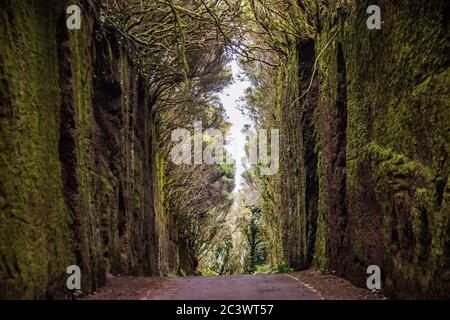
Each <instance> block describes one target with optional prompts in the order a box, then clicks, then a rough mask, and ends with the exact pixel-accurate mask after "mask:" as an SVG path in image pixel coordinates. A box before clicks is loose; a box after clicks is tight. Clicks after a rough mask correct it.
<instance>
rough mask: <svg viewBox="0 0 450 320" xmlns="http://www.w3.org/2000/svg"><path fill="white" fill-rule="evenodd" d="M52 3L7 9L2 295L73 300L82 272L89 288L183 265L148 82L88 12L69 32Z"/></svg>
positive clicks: (1, 95) (62, 6)
mask: <svg viewBox="0 0 450 320" xmlns="http://www.w3.org/2000/svg"><path fill="white" fill-rule="evenodd" d="M50 2H51V3H48V1H47V2H46V3H44V2H42V3H40V1H37V2H33V3H28V2H26V1H14V2H10V1H1V6H2V11H1V15H2V16H1V19H0V38H1V39H0V40H1V41H0V43H1V46H2V47H1V50H0V69H1V72H0V77H1V81H0V103H1V105H0V297H2V298H17V297H21V298H42V297H47V296H51V295H54V294H55V293H58V292H63V291H64V288H65V279H66V277H67V274H66V267H67V266H69V265H72V264H77V265H79V266H80V267H81V270H82V289H83V291H84V292H90V291H92V290H94V289H96V288H98V287H99V286H100V285H102V284H103V283H104V282H105V274H106V272H112V273H122V274H124V273H125V274H136V275H138V274H160V273H161V272H169V271H171V270H173V269H176V268H177V264H178V257H177V249H176V243H175V242H174V241H173V240H170V239H173V237H170V235H169V230H171V229H173V228H171V227H170V224H171V218H170V216H168V214H167V213H166V212H164V210H163V207H162V204H161V201H162V197H161V196H158V194H159V193H161V192H162V189H163V183H164V176H163V174H162V173H161V172H163V170H160V167H161V165H162V162H161V161H160V160H161V159H160V156H158V154H159V151H158V143H157V138H156V133H155V124H154V121H153V115H152V105H153V101H150V100H151V99H150V98H149V97H148V94H147V92H146V87H145V84H144V81H143V80H142V79H141V78H140V77H139V75H138V73H137V72H136V68H134V67H133V63H132V62H131V61H130V59H129V58H128V57H129V56H128V54H127V51H126V50H125V48H124V47H123V46H122V45H121V44H120V42H121V41H120V39H118V38H117V37H116V36H115V35H114V34H112V33H110V32H109V31H108V30H106V29H103V28H102V27H100V26H99V25H97V23H96V22H95V21H94V19H93V17H92V16H91V15H90V13H89V12H84V13H83V20H82V28H81V30H73V31H70V30H68V29H67V28H66V13H65V12H66V7H67V6H68V5H69V4H70V3H69V2H67V3H66V2H65V1H50ZM86 8H88V6H86Z"/></svg>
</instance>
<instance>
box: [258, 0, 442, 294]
mask: <svg viewBox="0 0 450 320" xmlns="http://www.w3.org/2000/svg"><path fill="white" fill-rule="evenodd" d="M376 2H377V3H376V4H378V5H379V6H380V8H381V12H382V21H383V23H382V27H381V30H369V29H368V28H367V26H366V20H367V18H368V17H369V14H367V13H366V9H367V7H368V6H369V5H370V4H372V3H369V2H367V1H357V2H352V3H349V4H346V5H342V6H338V5H337V4H336V5H334V6H333V7H330V8H329V9H328V12H327V13H326V15H325V16H323V17H321V18H320V22H321V30H320V33H319V34H318V36H317V38H316V39H315V40H314V41H315V44H312V40H310V41H311V43H308V44H307V45H306V47H305V43H304V42H301V43H299V44H297V45H292V48H291V52H292V55H293V56H296V57H297V58H296V59H291V60H290V62H289V63H288V64H287V65H286V66H284V67H283V68H282V73H284V74H286V75H288V76H287V77H286V78H283V79H279V80H278V85H279V90H280V92H281V94H280V97H279V101H280V104H281V106H279V107H276V108H275V109H276V110H278V109H280V115H279V120H280V121H279V122H278V123H279V125H280V127H281V132H282V135H281V140H282V141H281V144H282V145H283V147H282V150H283V152H284V154H282V158H284V161H283V160H282V161H281V165H282V167H281V170H280V171H281V172H280V175H281V177H283V176H284V177H285V178H282V179H281V180H280V181H284V182H283V183H285V186H286V187H285V188H284V189H283V191H282V192H281V200H280V204H281V205H277V206H275V205H274V206H273V207H272V208H271V213H270V214H271V215H275V216H277V217H278V218H279V219H281V220H282V221H283V223H282V227H281V228H278V229H279V230H280V233H283V234H284V238H283V248H284V251H283V252H284V253H283V259H285V260H287V261H288V262H290V264H291V265H292V266H295V267H300V268H301V267H305V266H308V265H310V264H311V263H312V264H314V265H315V266H316V267H318V268H320V269H322V270H328V271H336V272H337V273H338V274H340V275H343V276H345V277H347V278H349V279H351V280H352V281H353V282H354V283H357V284H359V285H361V286H365V279H366V277H367V275H366V268H367V266H369V265H374V264H375V265H379V266H380V267H381V269H382V273H383V287H384V289H385V290H386V292H387V294H389V295H391V296H395V297H438V296H441V297H443V296H447V297H448V296H449V294H450V208H449V201H450V193H449V188H450V187H449V184H448V183H449V173H450V162H449V152H450V132H449V130H450V100H449V99H450V92H449V88H450V64H449V62H450V54H449V53H450V51H449V50H450V48H449V43H450V42H449V38H450V31H449V5H448V3H447V1H439V0H436V1H376ZM311 46H312V47H313V48H314V49H313V52H311V49H310V47H311ZM316 58H317V61H318V62H317V72H316V74H315V78H313V79H312V80H311V74H312V70H313V67H312V66H313V63H314V61H315V59H316ZM296 73H297V75H296ZM293 79H295V80H293ZM293 82H294V83H293ZM308 88H309V90H308V91H307V94H305V95H304V96H303V93H304V92H306V89H308ZM280 183H281V182H280ZM267 194H268V193H266V195H267ZM274 198H275V197H272V199H274ZM275 251H276V250H275ZM273 255H274V254H273ZM275 255H276V254H275Z"/></svg>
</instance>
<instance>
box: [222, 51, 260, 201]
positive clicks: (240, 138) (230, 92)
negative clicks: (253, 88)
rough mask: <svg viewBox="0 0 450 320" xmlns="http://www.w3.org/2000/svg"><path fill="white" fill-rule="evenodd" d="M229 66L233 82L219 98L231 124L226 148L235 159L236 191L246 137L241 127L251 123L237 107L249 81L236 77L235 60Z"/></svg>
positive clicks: (237, 67) (237, 71) (237, 69)
mask: <svg viewBox="0 0 450 320" xmlns="http://www.w3.org/2000/svg"><path fill="white" fill-rule="evenodd" d="M230 66H231V71H232V73H233V78H234V82H233V83H232V84H231V85H230V86H228V87H226V88H225V89H224V90H223V92H222V93H221V94H220V95H219V98H220V101H221V102H222V104H223V107H224V109H225V111H226V113H227V115H228V117H229V122H230V123H231V125H232V127H231V130H230V132H229V136H228V141H227V142H228V143H227V146H226V148H227V150H228V152H231V154H232V155H233V158H234V160H235V161H236V178H235V179H236V187H235V188H234V192H235V193H236V192H238V191H239V190H240V188H241V183H242V177H241V174H242V173H243V172H244V170H245V169H244V165H243V163H242V159H243V158H244V157H245V151H244V146H245V142H246V141H245V138H246V137H245V135H244V134H242V129H243V128H244V125H246V124H250V125H252V121H251V120H250V119H249V118H248V117H247V116H245V115H244V114H243V113H242V112H241V111H240V110H239V109H238V104H239V102H238V100H239V98H241V97H242V96H243V95H244V92H245V89H247V87H249V86H250V82H248V81H245V80H244V81H242V80H240V79H238V74H240V73H242V69H241V68H240V67H239V66H238V64H237V62H236V60H233V61H231V62H230Z"/></svg>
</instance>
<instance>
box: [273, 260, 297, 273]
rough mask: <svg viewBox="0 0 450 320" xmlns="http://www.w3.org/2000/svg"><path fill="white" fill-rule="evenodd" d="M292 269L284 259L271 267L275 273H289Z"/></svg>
mask: <svg viewBox="0 0 450 320" xmlns="http://www.w3.org/2000/svg"><path fill="white" fill-rule="evenodd" d="M293 271H294V269H292V268H291V266H290V265H289V263H287V262H286V261H281V262H280V263H278V264H277V265H276V266H275V267H274V268H273V272H275V273H289V272H293Z"/></svg>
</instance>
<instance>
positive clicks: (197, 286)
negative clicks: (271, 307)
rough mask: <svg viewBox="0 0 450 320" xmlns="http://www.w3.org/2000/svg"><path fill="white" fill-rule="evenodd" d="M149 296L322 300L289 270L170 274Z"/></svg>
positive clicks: (206, 298) (156, 297) (207, 298)
mask: <svg viewBox="0 0 450 320" xmlns="http://www.w3.org/2000/svg"><path fill="white" fill-rule="evenodd" d="M140 298H141V299H146V300H147V299H148V300H319V299H321V296H320V294H319V293H318V292H317V291H315V290H314V289H313V288H311V287H309V286H307V285H306V284H304V283H302V282H300V281H299V280H297V279H296V278H294V277H292V276H290V275H286V274H269V275H236V276H218V277H179V278H169V279H167V281H165V282H164V283H163V285H162V287H160V288H159V289H158V290H149V291H148V292H147V293H145V294H144V295H143V296H142V297H140Z"/></svg>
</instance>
